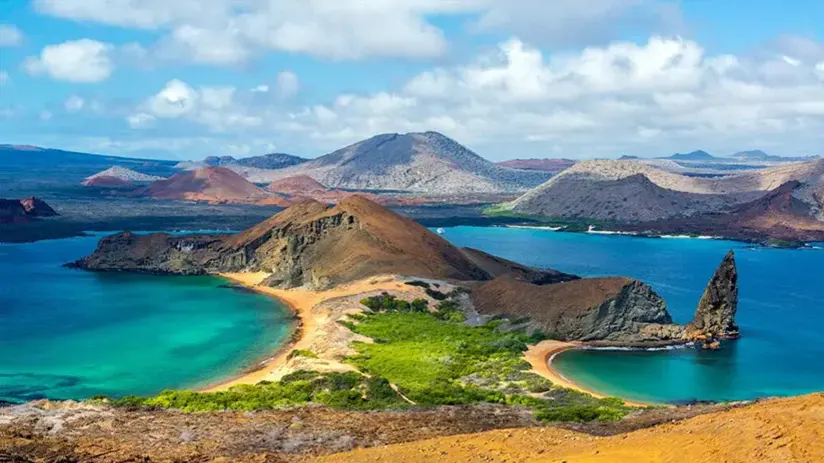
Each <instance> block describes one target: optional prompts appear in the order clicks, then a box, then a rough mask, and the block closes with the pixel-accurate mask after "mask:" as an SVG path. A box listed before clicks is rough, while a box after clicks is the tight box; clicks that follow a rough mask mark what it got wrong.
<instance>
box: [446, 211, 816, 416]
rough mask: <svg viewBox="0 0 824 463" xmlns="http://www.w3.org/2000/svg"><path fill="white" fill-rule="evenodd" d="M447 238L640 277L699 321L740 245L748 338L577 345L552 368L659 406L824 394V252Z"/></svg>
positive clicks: (538, 262)
mask: <svg viewBox="0 0 824 463" xmlns="http://www.w3.org/2000/svg"><path fill="white" fill-rule="evenodd" d="M442 236H443V237H444V238H446V239H448V240H449V241H451V242H452V243H454V244H456V245H459V246H469V247H475V248H478V249H481V250H484V251H487V252H490V253H493V254H496V255H499V256H501V257H505V258H507V259H511V260H514V261H517V262H520V263H523V264H528V265H532V266H536V267H550V268H554V269H557V270H561V271H564V272H569V273H574V274H578V275H582V276H618V275H620V276H630V277H634V278H638V279H641V280H643V281H645V282H647V283H649V284H650V285H652V287H653V288H654V289H655V290H656V291H657V292H658V293H659V294H660V295H661V296H663V297H664V299H665V300H666V301H667V304H668V307H669V310H670V313H671V314H672V316H673V318H674V320H675V321H676V322H678V323H686V322H689V321H690V320H691V319H692V316H693V314H694V312H695V309H696V306H697V304H698V300H699V299H700V297H701V294H702V293H703V291H704V288H705V287H706V285H707V283H708V281H709V279H710V278H711V276H712V274H713V272H714V271H715V269H716V267H717V266H718V265H719V264H720V262H721V260H722V258H723V257H724V254H725V253H726V252H727V251H728V250H730V249H733V250H734V251H735V253H736V261H737V264H738V269H739V286H740V295H739V296H740V301H739V308H738V317H737V320H738V324H739V326H740V327H741V333H742V337H741V339H740V340H737V341H730V342H725V343H724V344H723V348H722V349H721V350H718V351H702V350H698V349H694V348H688V349H678V350H660V351H620V350H609V351H604V350H574V351H568V352H565V353H562V354H560V355H558V356H557V357H556V358H555V361H554V362H553V366H554V367H555V368H556V370H558V371H559V372H560V373H561V374H562V375H564V376H565V377H567V378H568V379H570V380H573V381H575V382H577V383H579V384H581V385H582V386H585V387H588V388H590V389H593V390H596V391H599V392H603V393H606V394H611V395H616V396H620V397H624V398H627V399H632V400H638V401H651V402H656V403H689V402H694V401H703V400H708V401H727V400H745V399H753V398H757V397H768V396H789V395H798V394H804V393H809V392H814V391H822V390H824V360H822V359H824V342H822V330H824V284H822V281H824V280H823V279H822V276H824V270H822V269H824V250H820V249H773V248H764V247H755V246H751V245H748V244H746V243H741V242H733V241H723V240H705V239H664V238H662V239H651V238H638V237H631V236H616V235H611V236H605V235H593V234H584V233H559V232H553V231H549V230H536V229H525V228H490V227H453V228H446V229H445V233H444V234H443V235H442Z"/></svg>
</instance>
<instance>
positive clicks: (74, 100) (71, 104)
mask: <svg viewBox="0 0 824 463" xmlns="http://www.w3.org/2000/svg"><path fill="white" fill-rule="evenodd" d="M85 105H86V101H85V100H83V98H80V97H79V96H77V95H72V96H70V97H68V98H66V101H65V102H64V103H63V107H65V108H66V111H68V112H70V113H76V112H78V111H80V110H82V109H83V107H84V106H85Z"/></svg>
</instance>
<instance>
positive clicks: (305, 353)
mask: <svg viewBox="0 0 824 463" xmlns="http://www.w3.org/2000/svg"><path fill="white" fill-rule="evenodd" d="M295 357H306V358H310V359H316V358H318V354H316V353H314V352H312V351H311V350H306V349H295V350H293V351H292V352H289V355H288V356H287V357H286V359H287V360H292V359H293V358H295Z"/></svg>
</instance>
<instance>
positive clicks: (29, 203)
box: [0, 197, 59, 224]
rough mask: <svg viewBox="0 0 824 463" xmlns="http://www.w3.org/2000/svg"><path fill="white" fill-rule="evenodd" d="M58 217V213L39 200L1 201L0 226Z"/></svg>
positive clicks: (31, 198) (33, 198)
mask: <svg viewBox="0 0 824 463" xmlns="http://www.w3.org/2000/svg"><path fill="white" fill-rule="evenodd" d="M57 215H59V214H58V213H57V211H55V210H54V209H52V208H51V206H49V205H48V204H46V202H45V201H43V200H42V199H39V198H35V197H30V198H25V199H0V224H10V223H25V222H30V221H32V220H34V219H37V218H40V217H54V216H57Z"/></svg>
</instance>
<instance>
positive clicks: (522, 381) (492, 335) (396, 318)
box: [348, 300, 628, 421]
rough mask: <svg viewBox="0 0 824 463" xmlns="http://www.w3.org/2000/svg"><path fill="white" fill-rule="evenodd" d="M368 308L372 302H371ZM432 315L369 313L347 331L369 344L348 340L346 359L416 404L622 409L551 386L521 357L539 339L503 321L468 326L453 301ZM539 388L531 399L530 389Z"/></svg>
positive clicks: (552, 411) (553, 412) (609, 416)
mask: <svg viewBox="0 0 824 463" xmlns="http://www.w3.org/2000/svg"><path fill="white" fill-rule="evenodd" d="M373 305H374V304H373ZM437 309H438V310H437V311H436V312H417V313H416V312H408V311H406V312H404V311H390V310H377V311H376V310H373V311H372V312H371V313H367V314H365V315H363V316H360V317H358V320H357V323H353V324H352V325H351V329H352V330H353V331H355V332H356V333H358V334H361V335H364V336H367V337H370V338H372V339H373V340H374V341H375V342H374V343H355V344H354V345H353V347H354V349H355V350H356V351H357V352H358V353H357V354H356V355H354V356H351V357H350V358H349V359H348V361H349V362H350V363H352V364H353V365H355V366H356V367H357V368H358V369H359V370H361V371H363V372H365V373H368V374H371V375H376V376H381V377H384V378H386V379H388V380H389V381H390V382H391V383H393V384H395V385H397V386H398V388H399V389H400V391H401V392H402V393H403V394H404V395H405V396H406V397H408V398H409V399H410V400H412V401H414V402H415V403H417V404H420V405H444V404H465V403H475V402H491V403H501V404H512V405H523V406H527V407H530V408H533V409H535V410H536V416H537V417H539V419H542V420H546V421H557V420H564V421H591V420H614V419H620V418H621V417H623V416H624V415H625V414H626V413H627V411H628V408H627V407H625V406H624V405H623V402H621V401H620V400H618V399H596V398H594V397H592V396H590V395H588V394H582V393H578V392H575V391H570V390H567V389H564V388H559V387H553V386H552V384H551V383H550V382H549V381H548V380H546V379H545V378H543V377H540V376H538V375H536V374H534V373H532V372H530V371H529V369H530V366H529V364H528V363H527V362H525V361H524V360H523V358H522V355H523V352H524V351H525V350H526V349H527V345H528V344H531V343H534V342H536V339H537V338H539V337H540V336H530V335H527V334H525V333H523V332H518V331H503V330H501V329H499V328H500V326H501V325H502V324H503V323H504V321H503V320H496V321H491V322H489V323H487V324H485V325H482V326H477V327H471V326H467V325H465V324H463V323H462V322H463V321H464V314H463V312H462V311H461V310H460V307H459V305H458V304H457V303H455V302H454V301H453V300H447V301H443V302H441V303H440V304H439V305H438V307H437ZM539 393H545V394H544V396H541V397H535V396H534V395H530V394H539Z"/></svg>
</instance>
